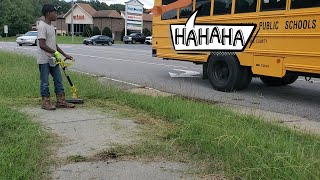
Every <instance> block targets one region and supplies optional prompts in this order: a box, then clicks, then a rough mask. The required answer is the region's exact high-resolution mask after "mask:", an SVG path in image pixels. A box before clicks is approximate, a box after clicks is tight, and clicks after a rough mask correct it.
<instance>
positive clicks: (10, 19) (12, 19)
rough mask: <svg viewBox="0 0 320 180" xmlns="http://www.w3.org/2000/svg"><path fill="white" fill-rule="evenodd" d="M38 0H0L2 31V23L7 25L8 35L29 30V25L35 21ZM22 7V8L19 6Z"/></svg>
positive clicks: (1, 26)
mask: <svg viewBox="0 0 320 180" xmlns="http://www.w3.org/2000/svg"><path fill="white" fill-rule="evenodd" d="M38 3H39V1H38V0H31V1H30V0H2V1H1V6H0V12H1V17H0V28H1V32H2V33H1V34H2V35H4V33H3V25H8V27H9V33H8V36H14V35H16V34H22V33H25V32H27V31H29V30H31V25H32V24H34V23H35V21H36V16H35V15H36V14H37V12H36V11H37V10H38V9H37V8H35V7H34V4H38ZM21 7H23V8H21Z"/></svg>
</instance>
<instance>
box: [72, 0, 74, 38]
mask: <svg viewBox="0 0 320 180" xmlns="http://www.w3.org/2000/svg"><path fill="white" fill-rule="evenodd" d="M71 3H72V4H71V36H72V43H73V40H74V37H73V34H74V27H73V6H74V2H73V0H72V1H71Z"/></svg>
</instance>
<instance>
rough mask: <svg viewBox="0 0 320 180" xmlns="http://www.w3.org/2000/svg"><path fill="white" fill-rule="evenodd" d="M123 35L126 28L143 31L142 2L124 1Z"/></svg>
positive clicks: (134, 0) (136, 0)
mask: <svg viewBox="0 0 320 180" xmlns="http://www.w3.org/2000/svg"><path fill="white" fill-rule="evenodd" d="M125 4H126V9H125V36H126V35H127V30H135V31H140V32H141V33H142V31H143V4H142V3H141V2H140V1H138V0H131V1H128V2H125Z"/></svg>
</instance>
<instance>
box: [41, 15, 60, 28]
mask: <svg viewBox="0 0 320 180" xmlns="http://www.w3.org/2000/svg"><path fill="white" fill-rule="evenodd" d="M44 19H45V18H44V16H41V17H39V18H38V19H37V21H44ZM51 24H52V25H53V26H56V25H57V21H52V22H51Z"/></svg>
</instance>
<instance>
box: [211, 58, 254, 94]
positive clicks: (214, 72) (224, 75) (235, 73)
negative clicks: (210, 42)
mask: <svg viewBox="0 0 320 180" xmlns="http://www.w3.org/2000/svg"><path fill="white" fill-rule="evenodd" d="M249 72H250V70H249V69H248V68H246V67H243V66H241V65H240V63H239V60H238V58H237V57H236V56H215V55H212V56H210V58H209V63H208V78H209V82H210V84H211V85H212V87H213V88H214V89H216V90H218V91H224V92H230V91H235V90H240V89H244V88H246V87H247V86H248V85H249V83H250V82H251V79H252V75H251V74H250V73H249Z"/></svg>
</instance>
